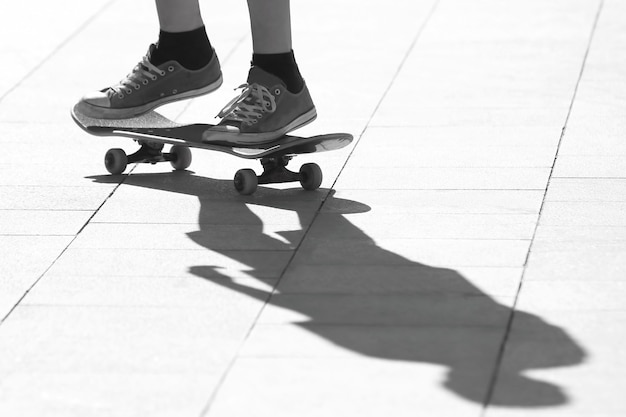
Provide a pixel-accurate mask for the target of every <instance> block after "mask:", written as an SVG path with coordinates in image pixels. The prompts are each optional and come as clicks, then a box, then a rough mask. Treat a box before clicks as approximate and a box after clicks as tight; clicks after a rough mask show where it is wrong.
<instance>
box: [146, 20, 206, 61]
mask: <svg viewBox="0 0 626 417" xmlns="http://www.w3.org/2000/svg"><path fill="white" fill-rule="evenodd" d="M211 58H213V48H212V47H211V43H210V42H209V37H208V36H207V34H206V30H205V28H204V26H202V27H199V28H198V29H195V30H192V31H189V32H165V31H160V32H159V42H158V43H157V47H156V49H155V50H154V52H153V54H152V56H151V57H150V62H151V63H152V64H154V65H157V66H158V65H161V64H162V63H164V62H167V61H171V60H174V61H177V62H178V63H179V64H180V65H182V66H183V67H185V68H187V69H188V70H197V69H200V68H202V67H204V66H206V64H208V63H209V61H210V60H211Z"/></svg>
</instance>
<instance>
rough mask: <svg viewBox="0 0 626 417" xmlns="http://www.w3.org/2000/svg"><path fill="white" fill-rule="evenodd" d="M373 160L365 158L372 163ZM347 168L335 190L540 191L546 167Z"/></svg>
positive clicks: (544, 180)
mask: <svg viewBox="0 0 626 417" xmlns="http://www.w3.org/2000/svg"><path fill="white" fill-rule="evenodd" d="M372 159H374V157H368V160H370V161H371V160H372ZM368 160H361V162H360V164H359V165H360V166H355V165H352V164H350V165H348V166H347V167H346V169H345V170H344V171H343V172H342V174H341V176H340V177H339V179H338V180H337V183H336V187H337V188H338V189H351V190H352V189H356V190H363V189H369V190H372V189H374V190H459V189H460V190H541V189H545V187H546V183H547V180H548V175H549V169H547V168H419V167H410V166H404V167H386V166H384V165H383V164H381V165H380V166H377V167H371V166H370V165H369V163H368Z"/></svg>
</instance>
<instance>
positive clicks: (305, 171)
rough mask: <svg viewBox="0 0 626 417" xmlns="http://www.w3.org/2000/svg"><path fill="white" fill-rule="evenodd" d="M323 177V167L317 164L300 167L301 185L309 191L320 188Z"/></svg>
mask: <svg viewBox="0 0 626 417" xmlns="http://www.w3.org/2000/svg"><path fill="white" fill-rule="evenodd" d="M322 178H323V177H322V169H321V168H320V167H319V165H317V164H313V163H311V164H304V165H302V167H301V168H300V185H302V188H304V189H305V190H307V191H313V190H317V189H318V188H320V185H322Z"/></svg>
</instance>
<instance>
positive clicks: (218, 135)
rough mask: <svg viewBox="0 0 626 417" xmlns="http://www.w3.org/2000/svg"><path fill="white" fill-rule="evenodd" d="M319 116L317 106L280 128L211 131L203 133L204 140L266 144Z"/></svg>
mask: <svg viewBox="0 0 626 417" xmlns="http://www.w3.org/2000/svg"><path fill="white" fill-rule="evenodd" d="M316 118H317V111H316V110H315V108H313V109H311V110H309V111H308V112H306V113H304V114H303V115H301V116H299V117H297V118H296V119H294V120H293V121H292V122H291V123H289V124H288V125H287V126H285V127H284V128H282V129H280V130H276V131H274V132H266V133H241V134H236V133H231V134H228V133H226V132H223V134H222V132H215V131H213V132H210V133H209V134H205V135H203V138H202V141H203V142H227V143H232V144H235V145H248V146H249V145H265V144H268V143H271V142H274V141H275V140H276V139H280V138H281V137H283V136H285V135H286V134H288V133H289V132H292V131H294V130H296V129H299V128H301V127H304V126H306V125H308V124H309V123H311V122H313V121H314V120H315V119H316Z"/></svg>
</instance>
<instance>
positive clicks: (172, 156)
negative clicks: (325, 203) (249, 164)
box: [71, 108, 353, 195]
mask: <svg viewBox="0 0 626 417" xmlns="http://www.w3.org/2000/svg"><path fill="white" fill-rule="evenodd" d="M71 114H72V118H73V119H74V121H75V122H76V123H77V124H78V126H80V127H81V128H82V129H83V130H85V131H86V132H87V133H89V134H91V135H95V136H121V137H127V138H130V139H133V140H134V141H136V142H137V143H138V144H139V145H140V148H139V150H137V151H136V152H135V153H133V154H131V155H126V152H124V150H123V149H119V148H115V149H109V150H108V151H107V153H106V155H105V157H104V164H105V167H106V169H107V171H108V172H109V173H111V174H114V175H117V174H121V173H123V172H124V170H126V167H127V166H128V164H134V163H150V164H157V163H160V162H169V163H170V164H171V165H172V167H173V168H174V169H175V170H184V169H187V168H188V167H189V166H190V165H191V151H190V149H189V148H198V149H206V150H209V151H217V152H224V153H227V154H230V155H234V156H237V157H239V158H244V159H258V160H260V162H261V165H262V166H263V173H262V174H261V175H257V174H256V172H255V171H254V170H252V169H240V170H239V171H237V172H236V173H235V177H234V185H235V188H236V190H237V191H238V192H239V193H240V194H243V195H249V194H253V193H254V192H255V191H256V189H257V186H258V185H259V184H272V183H286V182H300V184H301V186H302V188H304V189H305V190H316V189H318V188H319V187H320V185H321V183H322V170H321V168H320V167H319V165H317V164H315V163H307V164H304V165H302V167H301V168H300V170H299V171H298V172H294V171H290V170H289V169H287V164H288V163H289V161H291V160H292V159H293V158H294V157H295V156H297V155H301V154H309V153H316V152H326V151H332V150H336V149H341V148H343V147H345V146H347V145H349V144H350V142H352V139H353V137H352V135H351V134H349V133H332V134H326V135H318V136H311V137H300V136H293V135H285V136H283V137H281V138H279V139H277V140H276V141H273V142H271V143H269V144H257V145H250V146H248V145H238V144H233V143H225V142H211V143H207V142H203V141H202V133H203V132H204V131H205V130H206V129H208V128H209V127H211V126H212V125H210V124H203V123H196V124H179V123H176V122H174V121H172V120H170V119H168V118H166V117H165V116H163V115H161V114H160V113H157V112H156V111H151V112H148V113H146V114H144V115H142V116H139V117H134V118H131V119H116V120H105V119H94V118H90V117H88V116H85V115H83V114H81V113H79V112H78V111H76V108H74V109H72V112H71ZM166 144H167V145H172V146H171V148H170V150H169V152H163V148H164V145H166Z"/></svg>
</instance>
